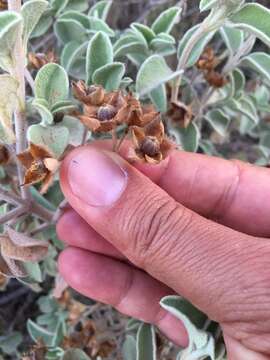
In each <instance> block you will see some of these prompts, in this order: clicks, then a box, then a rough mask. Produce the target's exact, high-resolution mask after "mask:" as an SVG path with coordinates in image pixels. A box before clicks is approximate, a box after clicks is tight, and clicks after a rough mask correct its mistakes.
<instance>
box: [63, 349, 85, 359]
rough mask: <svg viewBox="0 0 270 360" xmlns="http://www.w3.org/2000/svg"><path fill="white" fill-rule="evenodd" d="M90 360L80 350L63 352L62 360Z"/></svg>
mask: <svg viewBox="0 0 270 360" xmlns="http://www.w3.org/2000/svg"><path fill="white" fill-rule="evenodd" d="M75 359H76V360H91V359H90V358H89V357H88V356H87V355H86V353H85V352H84V351H82V350H80V349H69V350H67V351H66V352H65V355H64V357H63V359H62V360H75Z"/></svg>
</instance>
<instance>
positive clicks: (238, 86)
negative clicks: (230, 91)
mask: <svg viewBox="0 0 270 360" xmlns="http://www.w3.org/2000/svg"><path fill="white" fill-rule="evenodd" d="M231 77H232V81H233V84H234V97H235V98H239V97H241V96H242V94H243V91H244V89H245V84H246V78H245V75H244V73H243V72H242V71H241V70H240V69H237V68H235V69H234V70H233V72H232V74H231Z"/></svg>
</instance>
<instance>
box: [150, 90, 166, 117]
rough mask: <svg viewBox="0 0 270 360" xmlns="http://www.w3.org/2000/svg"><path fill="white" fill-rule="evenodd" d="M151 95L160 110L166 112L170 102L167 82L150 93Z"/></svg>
mask: <svg viewBox="0 0 270 360" xmlns="http://www.w3.org/2000/svg"><path fill="white" fill-rule="evenodd" d="M149 97H150V99H151V101H152V103H153V104H154V105H155V107H156V108H157V110H158V111H160V112H161V113H166V111H167V106H168V102H167V91H166V86H165V84H162V85H160V86H159V87H157V88H156V89H155V90H152V91H151V93H150V94H149Z"/></svg>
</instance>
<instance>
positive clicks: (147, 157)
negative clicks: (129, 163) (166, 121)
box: [129, 116, 173, 164]
mask: <svg viewBox="0 0 270 360" xmlns="http://www.w3.org/2000/svg"><path fill="white" fill-rule="evenodd" d="M131 135H132V140H133V144H134V148H133V149H131V150H130V153H129V158H130V159H131V160H135V161H138V160H139V161H144V162H147V163H149V164H159V163H160V162H161V161H162V160H164V159H165V158H166V157H167V156H168V154H169V152H170V151H171V150H172V149H173V144H172V142H171V141H170V140H169V139H167V137H166V135H165V131H164V125H163V123H162V120H161V118H160V116H156V118H155V119H154V120H152V121H151V122H150V123H149V124H147V125H146V126H145V127H144V128H140V127H138V126H134V127H132V130H131Z"/></svg>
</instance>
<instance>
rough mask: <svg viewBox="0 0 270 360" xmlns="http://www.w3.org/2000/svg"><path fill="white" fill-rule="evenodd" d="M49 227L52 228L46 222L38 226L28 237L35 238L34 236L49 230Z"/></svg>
mask: <svg viewBox="0 0 270 360" xmlns="http://www.w3.org/2000/svg"><path fill="white" fill-rule="evenodd" d="M51 226H52V224H49V223H47V222H46V223H43V224H41V225H40V226H38V227H37V228H36V229H35V230H33V231H31V232H30V236H35V235H37V234H39V233H41V232H42V231H45V230H47V229H49V228H50V227H51Z"/></svg>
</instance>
